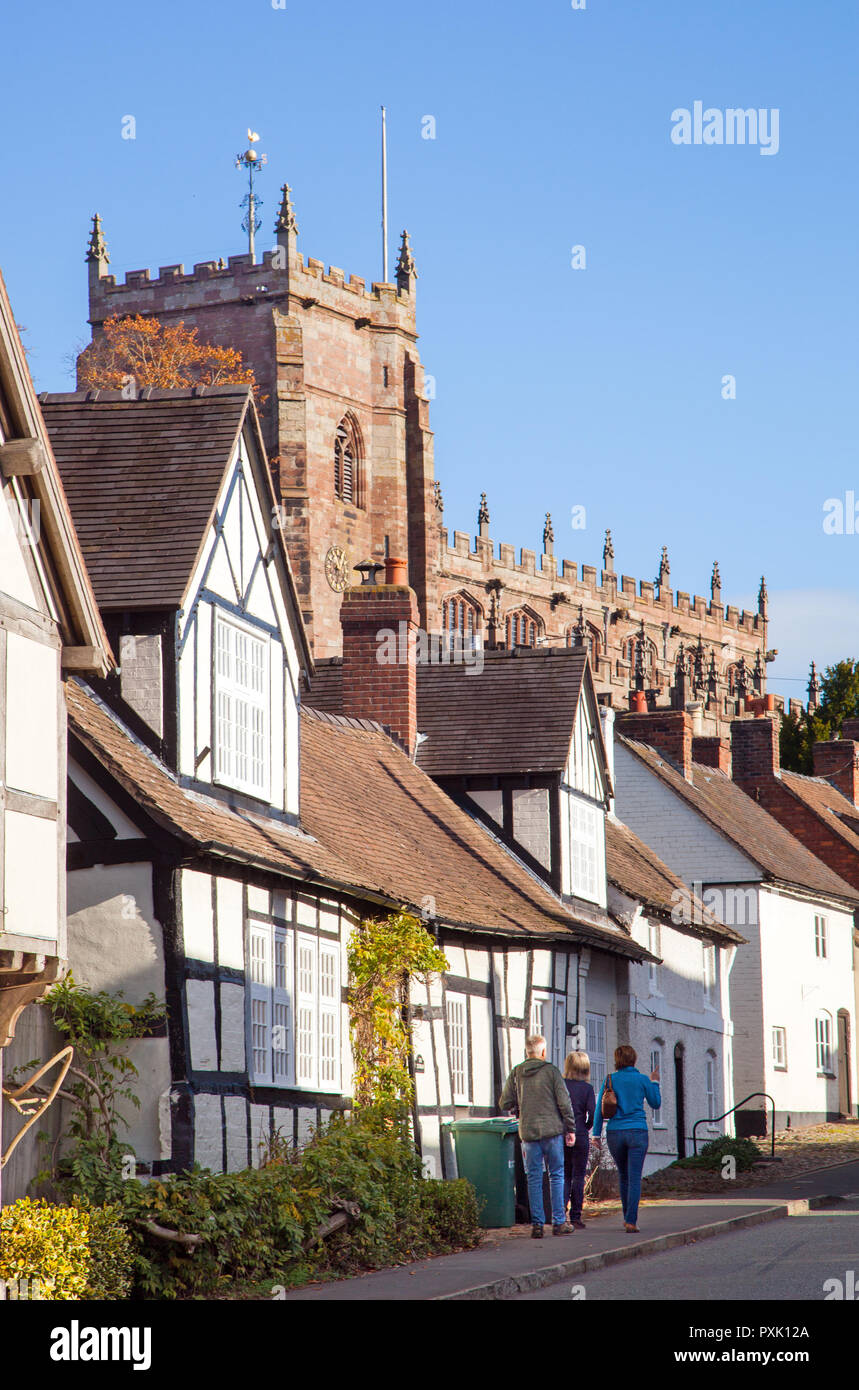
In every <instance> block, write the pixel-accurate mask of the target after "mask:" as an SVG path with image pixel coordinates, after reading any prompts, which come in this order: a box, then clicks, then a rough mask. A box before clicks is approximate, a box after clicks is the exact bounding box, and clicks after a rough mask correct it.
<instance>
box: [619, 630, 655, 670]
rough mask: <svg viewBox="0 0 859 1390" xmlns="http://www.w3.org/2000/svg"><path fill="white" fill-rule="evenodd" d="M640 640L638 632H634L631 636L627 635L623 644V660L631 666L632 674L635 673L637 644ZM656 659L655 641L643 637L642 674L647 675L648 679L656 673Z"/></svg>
mask: <svg viewBox="0 0 859 1390" xmlns="http://www.w3.org/2000/svg"><path fill="white" fill-rule="evenodd" d="M640 641H641V638H640V636H639V634H638V633H637V632H635V633H633V635H632V636H631V637H627V639H626V641H625V642H624V644H623V659H624V661H627V662H629V665H630V666H631V667H632V671H633V674H634V673H635V663H636V658H637V653H638V644H639V642H640ZM656 661H657V656H656V643H655V642H651V640H650V638H649V637H645V639H644V674H645V676H647V678H648V679H650V678H651V677H652V676H654V675H655V674H656Z"/></svg>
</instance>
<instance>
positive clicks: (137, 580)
mask: <svg viewBox="0 0 859 1390" xmlns="http://www.w3.org/2000/svg"><path fill="white" fill-rule="evenodd" d="M39 400H40V402H41V406H42V414H43V415H44V417H45V423H46V424H47V427H48V433H49V435H50V440H51V445H52V448H53V451H54V456H55V458H56V460H57V465H58V467H59V470H60V474H61V476H62V480H63V487H64V488H65V492H66V496H67V498H68V501H69V507H70V509H71V513H72V517H73V518H74V523H75V527H76V529H77V533H78V537H79V539H80V544H81V549H82V551H83V555H84V559H85V560H86V564H87V568H88V570H89V574H90V578H91V580H92V585H93V589H94V590H95V595H96V598H97V600H98V603H99V607H100V608H101V609H102V611H107V610H110V609H116V608H162V607H163V608H178V607H179V606H180V605H181V602H182V598H183V596H184V593H185V588H186V586H187V584H188V580H189V577H190V575H191V572H192V570H193V568H194V563H195V561H196V558H197V555H198V553H199V551H200V547H201V545H202V543H203V539H204V536H205V534H206V531H207V529H208V526H209V522H210V519H211V516H212V512H213V510H214V506H215V501H216V498H217V494H218V489H219V487H220V484H221V480H222V479H223V476H224V471H225V469H226V467H227V464H228V463H229V460H230V456H231V454H232V451H233V447H234V445H235V442H236V438H237V436H238V433H239V431H240V429H241V428H242V425H243V423H244V419H245V415H246V413H247V411H248V408H249V402H250V392H249V389H248V387H246V386H217V387H206V388H200V389H198V390H193V389H189V390H181V391H180V390H176V391H168V390H163V391H156V390H149V391H146V392H143V393H142V395H141V398H140V399H138V400H135V401H130V400H123V399H122V395H121V393H120V392H118V391H73V392H68V393H65V394H58V395H50V394H47V393H46V394H43V395H42V396H40V397H39Z"/></svg>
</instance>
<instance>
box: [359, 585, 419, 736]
mask: <svg viewBox="0 0 859 1390" xmlns="http://www.w3.org/2000/svg"><path fill="white" fill-rule="evenodd" d="M385 567H386V571H387V573H386V576H385V578H386V580H387V581H388V582H386V583H384V584H376V583H373V582H370V583H367V582H366V580H365V582H364V583H363V584H359V585H356V586H355V587H353V588H351V589H347V590H346V591H345V593H344V594H343V602H342V605H341V608H340V623H341V626H342V628H343V706H342V708H343V713H344V714H345V715H348V716H350V717H351V718H353V719H374V720H376V722H377V723H379V724H384V725H385V726H386V727H387V728H388V729H390V731H391V733H392V734H394V735H396V737H397V738H399V739H400V740H401V742H402V743H403V745H404V746H405V748H406V751H407V752H408V754H409V757H413V756H414V751H415V742H416V739H417V708H418V700H417V673H416V667H415V642H416V634H417V631H418V623H419V614H418V600H417V596H416V594H415V592H414V590H413V589H410V588H409V586H408V583H407V582H406V570H405V562H404V561H402V560H393V559H392V560H386V562H385ZM368 578H372V575H371V574H370V573H369V567H368Z"/></svg>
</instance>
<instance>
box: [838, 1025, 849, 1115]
mask: <svg viewBox="0 0 859 1390" xmlns="http://www.w3.org/2000/svg"><path fill="white" fill-rule="evenodd" d="M851 1090H852V1088H851V1085H850V1015H849V1014H848V1012H847V1010H846V1009H839V1011H838V1109H839V1112H840V1113H841V1114H842V1115H849V1114H850V1113H851V1100H852V1097H851Z"/></svg>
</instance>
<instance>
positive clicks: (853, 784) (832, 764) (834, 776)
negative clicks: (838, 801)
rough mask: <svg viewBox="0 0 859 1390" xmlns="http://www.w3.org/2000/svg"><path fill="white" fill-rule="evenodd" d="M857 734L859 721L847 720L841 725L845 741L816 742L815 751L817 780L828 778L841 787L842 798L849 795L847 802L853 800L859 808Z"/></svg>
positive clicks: (841, 739) (858, 749)
mask: <svg viewBox="0 0 859 1390" xmlns="http://www.w3.org/2000/svg"><path fill="white" fill-rule="evenodd" d="M845 730H846V731H847V732H846V733H845ZM857 733H859V720H857V719H845V720H844V722H843V724H842V725H841V738H837V739H831V740H829V741H828V742H827V743H815V744H814V747H813V749H812V753H813V756H814V775H815V777H825V778H826V780H827V782H831V783H832V786H833V787H837V788H838V790H839V791H840V792H841V794H842V796H846V797H847V800H848V801H852V802H853V805H854V806H856V805H859V801H857V792H859V742H857V741H856V734H857Z"/></svg>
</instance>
